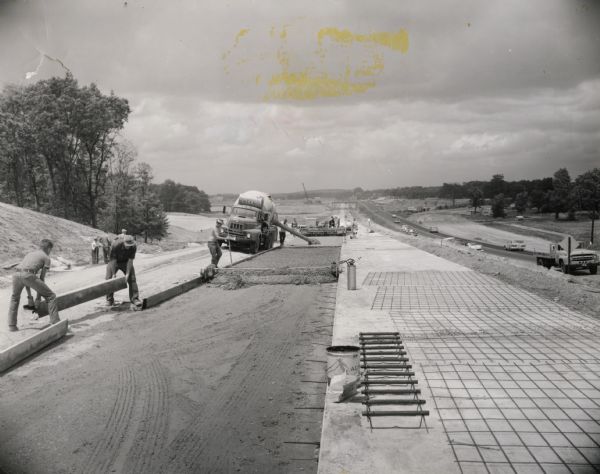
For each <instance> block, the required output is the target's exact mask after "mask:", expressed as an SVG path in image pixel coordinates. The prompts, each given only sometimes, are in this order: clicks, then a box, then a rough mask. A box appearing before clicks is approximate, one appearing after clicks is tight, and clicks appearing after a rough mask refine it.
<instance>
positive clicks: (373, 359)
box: [363, 352, 406, 362]
mask: <svg viewBox="0 0 600 474" xmlns="http://www.w3.org/2000/svg"><path fill="white" fill-rule="evenodd" d="M399 355H403V356H404V355H406V352H400V354H399ZM398 359H402V357H398V356H397V357H364V358H363V360H366V361H367V362H392V361H397V360H398ZM404 359H406V357H404Z"/></svg>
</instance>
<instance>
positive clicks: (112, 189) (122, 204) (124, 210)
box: [102, 141, 140, 234]
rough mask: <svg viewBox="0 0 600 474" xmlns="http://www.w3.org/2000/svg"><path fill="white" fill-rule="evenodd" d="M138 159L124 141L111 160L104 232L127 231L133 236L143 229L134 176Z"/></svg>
mask: <svg viewBox="0 0 600 474" xmlns="http://www.w3.org/2000/svg"><path fill="white" fill-rule="evenodd" d="M136 156H137V151H136V149H135V147H134V146H133V145H132V144H131V143H129V142H126V141H124V142H121V143H119V144H117V145H116V147H115V153H114V154H113V156H112V157H111V160H110V166H109V174H108V182H107V194H106V198H105V199H104V202H103V203H104V208H103V212H102V228H104V229H106V230H109V231H111V232H114V233H115V234H118V233H119V232H120V231H121V229H123V228H125V229H127V231H128V232H129V233H132V234H133V233H135V232H136V230H137V229H138V227H139V226H140V223H139V214H138V202H137V196H136V194H135V176H134V174H133V166H134V165H133V163H134V162H135V158H136Z"/></svg>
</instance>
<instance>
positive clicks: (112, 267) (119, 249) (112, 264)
mask: <svg viewBox="0 0 600 474" xmlns="http://www.w3.org/2000/svg"><path fill="white" fill-rule="evenodd" d="M136 250H137V246H136V244H135V240H134V238H133V236H132V235H125V237H124V238H122V239H121V238H117V239H115V240H114V241H113V243H112V246H111V247H110V260H109V262H108V264H107V265H106V279H107V280H110V279H111V278H114V277H115V276H116V274H117V272H118V271H119V270H121V271H122V272H123V273H124V274H125V277H126V278H127V286H128V287H129V301H130V302H131V304H132V305H133V306H134V309H141V307H142V302H141V301H140V298H139V292H138V286H137V281H136V278H135V268H133V260H134V259H135V253H136ZM106 302H107V304H108V305H109V306H112V305H114V304H115V298H114V293H110V294H108V295H106Z"/></svg>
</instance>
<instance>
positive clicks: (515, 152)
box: [0, 0, 600, 194]
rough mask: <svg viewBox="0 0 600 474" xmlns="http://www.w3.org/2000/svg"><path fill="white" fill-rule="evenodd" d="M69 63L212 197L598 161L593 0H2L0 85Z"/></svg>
mask: <svg viewBox="0 0 600 474" xmlns="http://www.w3.org/2000/svg"><path fill="white" fill-rule="evenodd" d="M67 69H68V70H70V71H71V72H72V73H73V75H74V76H75V78H77V79H78V81H79V82H80V83H81V84H89V83H90V82H94V83H96V84H97V85H98V86H99V87H100V89H101V90H103V91H105V92H107V93H108V92H110V91H111V90H112V91H114V92H115V93H116V94H117V95H119V96H121V97H125V98H127V99H128V100H129V102H130V106H131V108H132V113H131V115H130V116H129V120H128V122H127V124H126V126H125V128H124V130H123V131H122V136H123V139H126V140H129V141H131V142H132V143H133V144H134V145H135V147H136V148H137V150H138V159H139V160H141V161H145V162H147V163H149V164H150V165H151V166H152V168H153V170H154V175H155V181H157V182H161V181H163V180H165V179H173V180H175V181H179V182H182V183H184V184H189V185H196V186H198V187H199V188H200V189H203V190H205V191H207V192H208V193H210V194H217V193H225V192H227V193H229V192H231V193H236V192H242V191H244V190H248V189H259V190H263V191H267V192H274V193H275V192H277V193H281V192H293V191H299V190H301V189H302V183H305V185H306V187H307V188H308V189H324V188H328V189H329V188H346V189H348V188H354V187H357V186H360V187H362V188H364V189H374V188H387V187H397V186H414V185H423V186H428V185H439V184H441V183H443V182H464V181H469V180H474V179H486V180H487V179H490V178H491V176H492V175H493V174H496V173H503V174H504V175H505V178H506V179H508V180H517V179H533V178H540V177H545V176H550V175H552V173H554V171H556V170H557V169H558V168H561V167H566V168H568V170H569V171H570V173H571V175H572V176H576V175H578V174H580V173H581V172H583V171H586V170H588V169H591V168H593V167H597V166H600V2H598V1H596V0H527V1H522V0H489V1H485V2H483V1H481V0H454V1H452V0H435V1H433V0H421V1H419V2H408V1H405V2H395V1H389V0H386V1H383V0H369V1H368V2H357V1H350V0H347V1H343V0H318V1H315V0H305V1H303V2H293V1H288V0H255V1H251V0H246V1H241V0H229V1H227V0H215V1H199V0H172V1H169V2H165V1H159V0H127V1H123V0H52V1H50V0H0V87H4V86H6V85H7V84H12V83H16V84H23V85H26V84H30V83H32V82H34V81H37V80H41V79H45V78H48V77H51V76H55V75H59V76H61V75H64V74H65V72H66V70H67Z"/></svg>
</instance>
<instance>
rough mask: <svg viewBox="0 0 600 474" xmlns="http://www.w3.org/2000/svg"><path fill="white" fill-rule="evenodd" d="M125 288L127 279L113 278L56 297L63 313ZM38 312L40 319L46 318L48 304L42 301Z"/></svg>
mask: <svg viewBox="0 0 600 474" xmlns="http://www.w3.org/2000/svg"><path fill="white" fill-rule="evenodd" d="M125 288H127V279H126V278H125V277H121V278H113V279H112V280H105V281H103V282H102V283H94V284H93V285H89V286H86V287H84V288H78V289H77V290H73V291H69V292H68V293H63V294H62V295H58V296H57V297H56V304H57V306H58V310H59V311H62V310H63V309H67V308H70V307H72V306H77V305H78V304H81V303H85V302H86V301H91V300H94V299H96V298H99V297H100V296H104V295H107V294H109V293H114V292H116V291H119V290H123V289H125ZM37 312H38V315H39V316H40V317H42V316H46V315H47V314H48V303H46V302H45V301H40V304H39V306H38V308H37Z"/></svg>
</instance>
